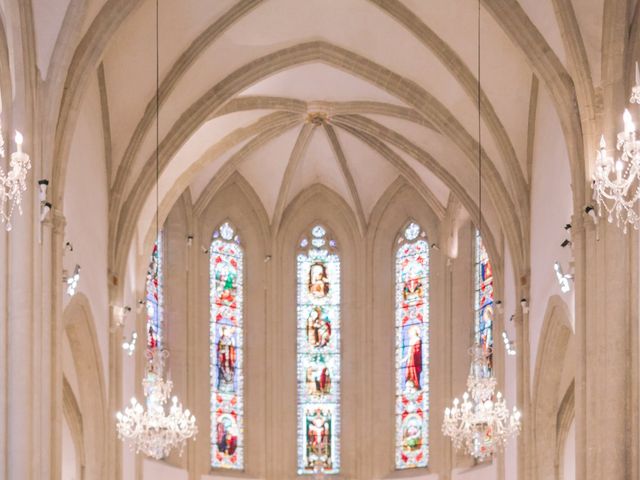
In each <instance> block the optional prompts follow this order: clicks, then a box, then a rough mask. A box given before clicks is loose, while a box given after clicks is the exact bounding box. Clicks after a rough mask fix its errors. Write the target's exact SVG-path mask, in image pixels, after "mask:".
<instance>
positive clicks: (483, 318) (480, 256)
mask: <svg viewBox="0 0 640 480" xmlns="http://www.w3.org/2000/svg"><path fill="white" fill-rule="evenodd" d="M475 250H476V252H475V253H476V255H475V264H476V265H475V267H476V285H475V290H476V291H475V310H476V315H475V342H476V344H477V345H479V346H480V348H482V352H483V354H484V356H485V358H486V359H487V363H486V365H484V366H483V368H484V371H483V372H481V373H482V375H483V376H489V375H491V371H492V370H493V315H494V293H493V269H492V268H491V262H490V261H489V254H488V253H487V249H486V248H485V245H484V242H483V241H482V237H481V236H480V232H479V231H476V241H475Z"/></svg>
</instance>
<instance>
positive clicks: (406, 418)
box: [395, 222, 429, 469]
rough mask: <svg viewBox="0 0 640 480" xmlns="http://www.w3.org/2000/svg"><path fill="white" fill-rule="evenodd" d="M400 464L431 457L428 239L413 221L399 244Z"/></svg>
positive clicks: (423, 461)
mask: <svg viewBox="0 0 640 480" xmlns="http://www.w3.org/2000/svg"><path fill="white" fill-rule="evenodd" d="M395 296H396V321H395V323H396V354H395V366H396V448H395V463H396V468H398V469H406V468H418V467H426V466H427V465H428V463H429V245H428V243H427V240H426V234H425V233H424V232H423V231H422V229H421V228H420V226H419V225H418V224H416V223H413V222H412V223H410V224H409V225H408V226H407V227H406V228H405V230H404V231H403V233H402V236H401V237H400V238H399V239H398V247H397V250H396V284H395Z"/></svg>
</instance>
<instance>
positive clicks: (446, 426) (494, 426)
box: [442, 345, 520, 461]
mask: <svg viewBox="0 0 640 480" xmlns="http://www.w3.org/2000/svg"><path fill="white" fill-rule="evenodd" d="M472 355H473V361H472V362H471V369H470V371H469V377H468V378H467V391H466V392H464V394H463V395H462V403H460V401H459V400H458V399H457V398H456V399H455V400H454V401H453V406H452V407H451V408H447V409H446V410H445V412H444V420H443V423H442V433H444V434H445V435H446V436H448V437H451V441H452V443H453V446H454V448H456V449H457V450H459V449H464V451H465V452H466V453H468V454H469V455H472V456H473V457H474V458H476V459H477V460H480V461H483V460H485V459H487V458H490V457H491V456H492V455H493V454H494V453H496V452H497V451H499V450H502V449H503V448H504V446H505V444H506V443H507V440H508V439H509V438H510V437H512V436H514V435H517V434H518V433H519V432H520V412H519V411H518V410H517V409H516V407H513V411H512V412H509V409H508V408H507V405H506V402H505V399H504V397H503V396H502V393H500V392H498V393H495V389H496V378H495V377H494V376H493V373H491V370H490V368H489V356H488V355H487V354H486V352H483V351H482V348H481V347H480V346H479V345H476V346H475V347H474V348H473V349H472Z"/></svg>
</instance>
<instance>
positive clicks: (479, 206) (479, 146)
mask: <svg viewBox="0 0 640 480" xmlns="http://www.w3.org/2000/svg"><path fill="white" fill-rule="evenodd" d="M480 2H481V0H478V85H477V87H478V98H477V101H478V233H479V234H480V237H481V238H482V118H481V115H480V106H481V90H480V74H481V70H480V41H481V39H480Z"/></svg>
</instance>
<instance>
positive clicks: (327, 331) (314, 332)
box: [307, 307, 331, 347]
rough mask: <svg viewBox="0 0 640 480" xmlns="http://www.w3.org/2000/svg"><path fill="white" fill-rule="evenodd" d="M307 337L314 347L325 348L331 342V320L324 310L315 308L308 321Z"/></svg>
mask: <svg viewBox="0 0 640 480" xmlns="http://www.w3.org/2000/svg"><path fill="white" fill-rule="evenodd" d="M307 337H308V339H309V345H310V346H312V347H324V346H325V345H327V344H328V343H329V340H331V320H330V319H329V317H328V316H327V315H325V313H324V312H323V310H322V307H314V308H313V309H312V310H311V313H310V314H309V318H308V319H307Z"/></svg>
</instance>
